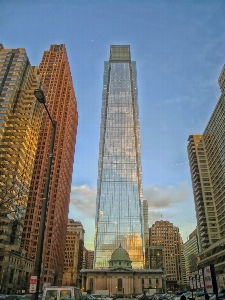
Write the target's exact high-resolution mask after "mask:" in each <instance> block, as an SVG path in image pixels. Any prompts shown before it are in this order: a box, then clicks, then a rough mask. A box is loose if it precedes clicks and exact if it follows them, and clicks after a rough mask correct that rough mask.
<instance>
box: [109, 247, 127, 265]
mask: <svg viewBox="0 0 225 300" xmlns="http://www.w3.org/2000/svg"><path fill="white" fill-rule="evenodd" d="M131 263H132V261H131V260H130V256H129V253H128V252H127V251H126V250H125V249H123V248H122V246H121V244H120V246H119V248H117V249H116V250H115V251H114V252H113V253H112V256H111V259H110V261H109V269H118V268H122V269H132V266H131Z"/></svg>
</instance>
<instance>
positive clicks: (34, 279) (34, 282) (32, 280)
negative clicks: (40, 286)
mask: <svg viewBox="0 0 225 300" xmlns="http://www.w3.org/2000/svg"><path fill="white" fill-rule="evenodd" d="M36 288H37V276H31V277H30V288H29V293H31V294H35V293H36Z"/></svg>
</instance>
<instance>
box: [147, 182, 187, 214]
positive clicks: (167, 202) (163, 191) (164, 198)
mask: <svg viewBox="0 0 225 300" xmlns="http://www.w3.org/2000/svg"><path fill="white" fill-rule="evenodd" d="M191 195H192V189H191V187H190V186H189V185H188V184H187V183H185V182H184V183H183V182H182V183H179V184H178V186H172V185H170V186H166V187H160V186H155V187H147V188H145V189H144V198H145V199H147V200H148V205H149V209H156V210H157V209H159V208H160V209H165V208H169V207H174V206H175V205H177V204H178V203H181V202H187V201H188V200H189V199H190V196H191Z"/></svg>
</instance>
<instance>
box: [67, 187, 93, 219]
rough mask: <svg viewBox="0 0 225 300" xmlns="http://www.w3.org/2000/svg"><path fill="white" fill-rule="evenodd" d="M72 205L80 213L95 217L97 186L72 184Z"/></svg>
mask: <svg viewBox="0 0 225 300" xmlns="http://www.w3.org/2000/svg"><path fill="white" fill-rule="evenodd" d="M70 207H71V209H72V210H73V211H76V212H77V213H79V214H80V215H85V216H86V217H90V218H94V217H95V207H96V188H90V187H88V186H87V185H81V186H72V188H71V194H70Z"/></svg>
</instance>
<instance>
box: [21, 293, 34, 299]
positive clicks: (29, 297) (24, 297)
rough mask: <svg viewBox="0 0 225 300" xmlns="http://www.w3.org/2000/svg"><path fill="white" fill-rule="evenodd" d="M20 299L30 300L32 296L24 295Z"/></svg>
mask: <svg viewBox="0 0 225 300" xmlns="http://www.w3.org/2000/svg"><path fill="white" fill-rule="evenodd" d="M22 297H23V299H24V300H31V298H32V294H24V295H22Z"/></svg>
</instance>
